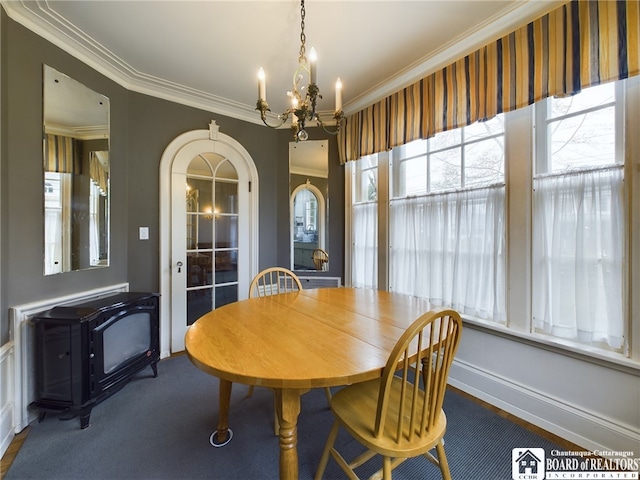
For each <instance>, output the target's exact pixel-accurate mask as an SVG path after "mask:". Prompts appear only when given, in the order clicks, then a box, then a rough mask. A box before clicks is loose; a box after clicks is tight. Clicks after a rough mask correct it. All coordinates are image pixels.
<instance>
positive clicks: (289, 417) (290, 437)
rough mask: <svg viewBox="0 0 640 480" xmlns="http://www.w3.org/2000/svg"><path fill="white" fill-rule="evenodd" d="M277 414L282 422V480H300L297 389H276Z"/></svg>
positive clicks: (298, 391) (298, 401)
mask: <svg viewBox="0 0 640 480" xmlns="http://www.w3.org/2000/svg"><path fill="white" fill-rule="evenodd" d="M275 394H276V413H277V415H278V421H279V422H280V480H297V479H298V427H297V423H298V415H299V414H300V395H301V391H300V390H297V389H276V390H275Z"/></svg>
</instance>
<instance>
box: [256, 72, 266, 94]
mask: <svg viewBox="0 0 640 480" xmlns="http://www.w3.org/2000/svg"><path fill="white" fill-rule="evenodd" d="M258 100H265V101H266V100H267V86H266V82H265V78H264V70H263V69H262V67H260V70H258Z"/></svg>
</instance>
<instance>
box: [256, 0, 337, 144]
mask: <svg viewBox="0 0 640 480" xmlns="http://www.w3.org/2000/svg"><path fill="white" fill-rule="evenodd" d="M304 17H305V9H304V0H301V1H300V56H299V57H298V68H296V70H295V72H294V73H293V90H292V91H290V92H287V96H288V97H289V98H290V99H291V107H290V108H288V109H287V110H285V111H284V112H283V113H281V114H280V115H278V117H277V119H278V121H279V123H277V124H274V125H270V124H269V123H267V112H270V111H271V110H270V109H269V104H268V103H267V99H266V80H265V75H264V70H263V69H262V67H260V70H259V72H258V103H257V104H256V110H259V111H260V118H262V122H263V123H264V124H265V125H266V126H267V127H270V128H279V127H281V126H282V125H283V124H284V123H285V122H286V121H287V120H288V119H289V117H291V133H292V134H293V137H294V139H295V141H296V142H297V141H298V140H300V141H304V140H307V139H308V138H309V134H308V133H307V132H306V130H305V125H306V123H307V122H311V121H314V120H315V121H316V123H317V124H318V126H319V127H322V129H323V130H324V131H325V132H327V133H328V134H331V135H336V134H337V133H338V132H339V131H340V127H341V124H342V120H343V119H344V113H343V112H342V82H341V81H340V78H338V80H337V81H336V104H335V107H336V108H335V112H334V114H333V119H334V120H335V127H334V128H333V129H328V128H327V124H326V123H325V122H323V121H322V120H321V119H320V116H319V115H318V113H317V112H316V104H317V102H318V99H322V95H320V89H319V88H318V85H317V84H316V76H317V57H316V52H315V50H314V49H313V48H311V51H310V52H309V60H307V55H306V46H305V42H306V36H305V34H304ZM305 75H306V76H307V77H308V78H309V84H308V85H307V86H306V87H305V86H304V85H302V86H300V83H301V82H302V80H303V79H304V77H305Z"/></svg>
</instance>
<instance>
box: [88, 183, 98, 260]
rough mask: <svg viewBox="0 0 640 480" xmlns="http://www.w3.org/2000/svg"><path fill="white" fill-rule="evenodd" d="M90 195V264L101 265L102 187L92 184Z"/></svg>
mask: <svg viewBox="0 0 640 480" xmlns="http://www.w3.org/2000/svg"><path fill="white" fill-rule="evenodd" d="M90 189H91V190H90V194H89V263H90V265H99V264H100V226H99V222H100V218H99V216H98V215H99V211H100V187H99V186H98V185H97V184H95V183H94V182H91V186H90Z"/></svg>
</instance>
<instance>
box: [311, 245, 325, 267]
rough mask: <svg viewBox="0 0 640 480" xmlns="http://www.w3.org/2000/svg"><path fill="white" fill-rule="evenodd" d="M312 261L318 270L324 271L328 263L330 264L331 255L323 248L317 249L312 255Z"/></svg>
mask: <svg viewBox="0 0 640 480" xmlns="http://www.w3.org/2000/svg"><path fill="white" fill-rule="evenodd" d="M311 259H312V260H313V265H314V266H315V267H316V270H324V269H325V266H326V265H327V263H329V254H328V253H327V252H325V251H324V250H322V249H321V248H316V249H315V250H314V251H313V254H312V255H311Z"/></svg>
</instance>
